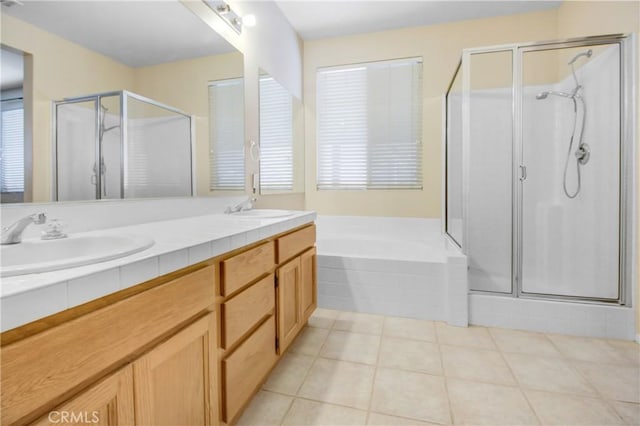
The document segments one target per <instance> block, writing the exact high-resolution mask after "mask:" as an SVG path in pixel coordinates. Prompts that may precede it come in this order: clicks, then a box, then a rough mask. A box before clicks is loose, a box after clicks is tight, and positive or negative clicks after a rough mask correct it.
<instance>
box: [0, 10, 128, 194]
mask: <svg viewBox="0 0 640 426" xmlns="http://www.w3.org/2000/svg"><path fill="white" fill-rule="evenodd" d="M1 34H2V35H1V39H0V40H1V41H2V44H3V45H5V46H9V47H12V48H15V49H18V50H21V51H23V52H25V53H27V54H28V55H29V56H28V59H27V61H26V62H27V63H28V65H27V66H29V67H30V68H31V69H30V70H29V71H30V72H28V73H29V74H32V77H31V78H32V80H33V83H32V84H33V85H32V87H33V91H32V93H31V94H29V93H28V92H27V91H25V104H28V103H31V104H32V105H33V107H32V108H33V118H32V123H33V124H32V126H31V128H30V129H27V133H31V135H32V141H33V150H32V152H33V154H32V168H33V183H32V191H33V201H50V200H51V146H52V143H51V115H52V111H51V101H54V100H60V99H63V98H66V97H73V96H80V95H87V94H91V93H98V92H108V91H113V90H122V89H127V90H133V83H134V75H133V70H132V69H131V68H129V67H127V66H125V65H122V64H121V63H119V62H116V61H114V60H112V59H109V58H107V57H105V56H102V55H99V54H97V53H95V52H93V51H91V50H88V49H85V48H84V47H81V46H79V45H77V44H75V43H71V42H69V41H67V40H65V39H62V38H60V37H58V36H56V35H53V34H51V33H48V32H46V31H43V30H41V29H39V28H37V27H34V26H33V25H30V24H27V23H25V22H23V21H20V20H18V19H15V18H13V17H11V16H8V15H6V14H2V33H1ZM29 98H30V99H29ZM25 161H26V162H28V161H29V159H25ZM25 192H26V191H25Z"/></svg>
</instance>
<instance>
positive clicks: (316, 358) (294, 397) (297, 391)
mask: <svg viewBox="0 0 640 426" xmlns="http://www.w3.org/2000/svg"><path fill="white" fill-rule="evenodd" d="M306 328H309V327H308V326H305V328H303V329H302V331H301V332H300V334H298V336H297V338H299V337H300V336H301V335H302V332H304V330H305V329H306ZM325 330H327V329H325ZM328 330H329V332H328V333H327V335H326V336H325V337H324V340H323V342H322V344H321V345H320V349H318V352H317V353H316V354H315V355H314V356H313V360H312V361H311V365H310V366H309V369H308V370H307V372H306V373H305V375H304V379H302V381H301V382H300V385H299V386H298V388H297V389H296V393H295V395H293V398H292V399H291V404H289V408H287V411H286V412H285V413H284V416H282V419H281V420H280V426H282V425H283V424H284V420H285V419H286V418H287V415H288V414H289V413H290V412H291V408H292V407H293V404H294V402H295V401H296V399H298V393H299V392H300V389H302V386H303V385H304V383H305V381H306V380H307V378H308V377H309V373H310V372H311V369H313V366H314V365H315V364H316V361H317V360H318V357H319V355H320V352H321V351H322V347H323V346H324V343H325V342H326V341H327V339H328V338H329V333H331V329H328ZM297 338H296V339H297ZM294 341H295V340H294ZM291 344H293V342H291ZM294 353H295V352H294ZM299 355H306V354H299ZM289 396H291V395H289ZM300 399H304V398H300Z"/></svg>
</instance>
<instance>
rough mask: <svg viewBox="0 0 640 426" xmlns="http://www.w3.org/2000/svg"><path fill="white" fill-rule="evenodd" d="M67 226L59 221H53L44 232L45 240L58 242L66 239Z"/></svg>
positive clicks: (43, 237)
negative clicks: (65, 229)
mask: <svg viewBox="0 0 640 426" xmlns="http://www.w3.org/2000/svg"><path fill="white" fill-rule="evenodd" d="M65 227H66V225H65V224H64V223H63V222H60V221H58V219H52V220H51V221H50V222H49V224H48V225H47V227H46V229H45V230H44V231H42V236H41V237H40V238H42V239H43V240H57V239H58V238H66V237H67V234H66V233H65V232H64V228H65Z"/></svg>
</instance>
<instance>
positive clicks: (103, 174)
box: [91, 102, 121, 197]
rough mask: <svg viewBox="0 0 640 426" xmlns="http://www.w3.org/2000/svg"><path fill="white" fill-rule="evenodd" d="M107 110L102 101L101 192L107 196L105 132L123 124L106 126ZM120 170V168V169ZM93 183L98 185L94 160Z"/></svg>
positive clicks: (100, 136) (99, 138)
mask: <svg viewBox="0 0 640 426" xmlns="http://www.w3.org/2000/svg"><path fill="white" fill-rule="evenodd" d="M107 112H109V108H107V107H106V106H104V105H103V104H102V102H101V103H100V115H101V117H100V128H99V130H98V143H99V149H100V168H99V170H100V186H101V188H100V192H101V193H102V197H106V196H107V165H106V163H105V161H104V148H103V145H102V144H103V142H104V135H105V133H107V132H109V131H111V130H115V129H120V128H121V126H120V124H116V125H113V126H109V127H106V126H105V123H104V121H105V118H106V116H107ZM118 172H119V170H118ZM91 184H92V185H94V186H95V185H97V184H98V165H97V164H96V163H95V162H94V163H93V174H92V175H91Z"/></svg>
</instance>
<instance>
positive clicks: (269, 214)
mask: <svg viewBox="0 0 640 426" xmlns="http://www.w3.org/2000/svg"><path fill="white" fill-rule="evenodd" d="M295 213H296V212H295V211H294V210H275V209H274V210H271V209H253V210H243V211H239V212H236V213H231V215H232V216H235V217H248V218H252V219H275V218H278V217H288V216H293V215H294V214H295Z"/></svg>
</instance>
